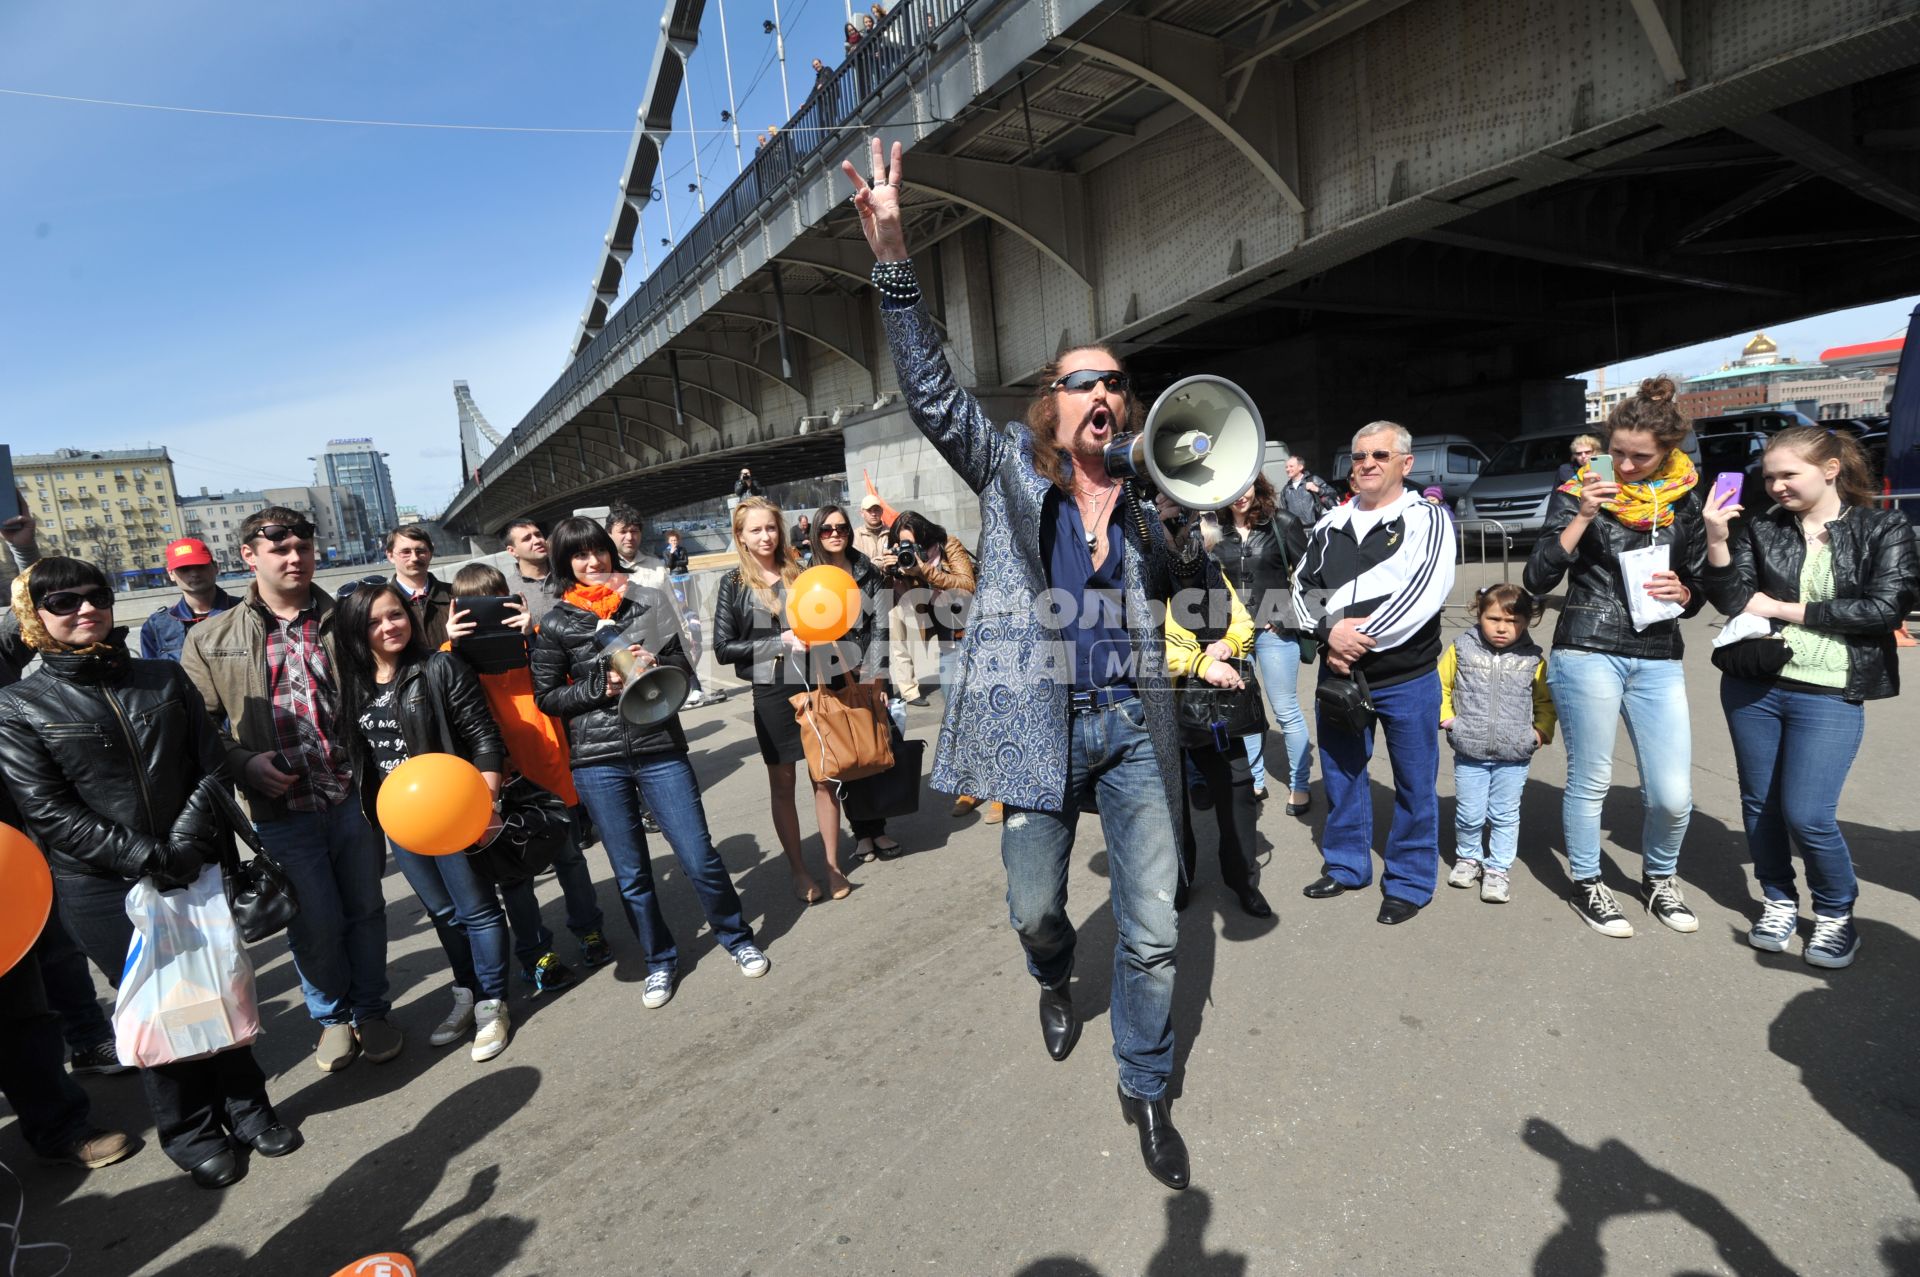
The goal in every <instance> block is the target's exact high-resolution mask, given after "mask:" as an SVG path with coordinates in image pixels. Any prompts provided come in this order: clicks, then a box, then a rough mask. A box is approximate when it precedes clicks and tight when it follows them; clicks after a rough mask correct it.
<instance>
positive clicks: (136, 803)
mask: <svg viewBox="0 0 1920 1277" xmlns="http://www.w3.org/2000/svg"><path fill="white" fill-rule="evenodd" d="M13 614H14V618H15V620H16V621H17V622H18V624H19V628H20V636H21V638H22V639H23V640H24V641H25V643H26V645H27V646H28V647H29V648H31V649H32V650H33V651H35V652H37V653H39V656H40V666H39V668H38V669H36V670H35V671H34V672H33V673H32V674H30V675H28V676H27V677H26V678H25V679H23V680H21V681H20V682H18V683H16V684H14V685H13V686H11V687H9V688H6V689H5V690H4V691H0V775H4V777H5V783H6V786H7V789H8V791H9V792H10V794H11V795H12V798H13V802H14V804H15V805H16V806H17V807H18V808H19V812H20V817H21V819H22V820H23V821H24V822H25V825H26V830H27V832H28V833H29V834H31V835H32V836H33V840H34V841H35V842H37V843H39V844H40V847H41V849H42V850H44V851H45V852H46V854H47V860H48V862H49V864H50V866H51V867H52V870H53V881H54V895H55V897H56V899H57V900H58V902H59V909H60V919H61V921H62V922H64V923H65V924H66V927H67V930H68V932H69V933H71V934H72V936H73V938H74V941H75V942H76V943H77V944H78V945H79V946H80V948H81V949H82V950H83V951H84V952H85V953H86V955H87V957H88V958H90V959H91V960H92V961H93V964H94V965H95V966H97V967H99V968H100V972H101V974H102V975H104V976H106V978H107V983H108V984H110V985H112V986H113V987H115V988H116V989H117V988H119V987H120V977H121V974H122V972H123V970H124V968H125V965H126V958H127V950H128V948H129V947H130V946H131V945H132V943H133V937H134V931H133V922H132V920H131V919H130V918H129V917H128V916H127V909H126V900H127V890H128V888H129V887H131V886H132V885H133V883H134V882H135V881H137V880H139V879H141V878H146V879H150V880H151V881H152V882H153V883H154V884H155V885H156V886H158V887H160V888H161V889H162V890H165V889H167V888H169V887H176V886H185V885H187V884H190V883H192V882H193V881H194V880H195V879H197V878H198V877H199V876H200V873H201V871H202V870H203V869H204V868H205V867H206V866H208V865H213V864H218V863H219V862H220V859H221V855H222V852H223V850H224V849H225V848H226V847H229V846H231V845H232V838H233V835H232V833H231V831H230V830H229V828H228V826H227V824H226V821H225V819H224V817H223V816H222V815H221V812H220V807H219V806H218V805H217V804H216V801H215V794H214V792H213V787H214V786H224V785H227V784H229V779H228V774H227V764H226V757H225V755H224V753H223V752H222V750H221V749H220V745H219V741H218V739H217V737H216V736H215V734H214V729H213V720H212V719H211V718H209V717H208V715H207V708H206V704H205V702H203V701H202V700H201V699H200V693H199V692H197V691H196V690H194V686H193V684H192V683H190V682H189V681H188V680H187V676H186V674H185V673H183V672H182V671H181V668H180V666H178V665H177V664H175V663H173V662H172V661H141V660H134V659H132V658H131V657H130V656H129V654H128V652H127V632H126V630H124V629H121V628H117V627H115V625H114V623H113V589H112V586H111V585H110V583H109V582H108V580H107V576H106V573H104V572H102V571H101V570H100V569H99V568H97V567H95V566H94V565H93V564H91V563H85V562H82V561H81V560H79V559H69V558H61V557H54V558H47V559H42V560H41V561H40V562H39V563H37V564H35V565H33V566H32V567H30V568H28V569H27V570H26V571H24V572H22V573H21V574H20V576H19V577H17V578H16V579H15V581H14V584H13ZM140 1079H141V1082H142V1083H143V1084H144V1086H145V1088H146V1092H147V1104H148V1106H149V1107H150V1108H151V1109H152V1110H153V1122H154V1129H155V1131H156V1132H157V1133H158V1135H159V1137H160V1144H161V1147H162V1148H164V1149H165V1150H166V1153H167V1156H168V1157H170V1158H172V1159H173V1161H174V1162H175V1163H176V1164H177V1165H178V1166H180V1168H181V1169H183V1170H185V1171H188V1172H190V1173H191V1174H192V1176H193V1182H194V1183H196V1184H198V1185H200V1186H201V1187H202V1188H223V1187H225V1186H226V1185H228V1184H231V1183H233V1182H234V1181H235V1180H237V1179H239V1178H240V1177H241V1175H243V1174H244V1173H245V1169H246V1168H245V1164H244V1163H243V1162H241V1161H240V1160H239V1158H238V1157H237V1156H236V1155H235V1149H234V1144H235V1143H238V1144H241V1145H245V1146H248V1147H250V1148H252V1149H253V1150H254V1151H255V1152H257V1153H259V1154H260V1155H261V1156H263V1157H279V1156H281V1155H283V1154H286V1153H291V1152H292V1151H293V1150H294V1149H296V1148H298V1147H299V1146H300V1136H299V1135H298V1134H297V1133H296V1132H294V1131H293V1130H291V1129H289V1128H288V1127H286V1126H284V1125H282V1124H281V1122H280V1119H279V1118H278V1117H277V1116H276V1115H275V1114H274V1111H273V1106H272V1105H271V1104H270V1103H269V1102H268V1100H267V1080H266V1076H265V1075H264V1074H263V1073H261V1071H260V1066H259V1064H258V1063H257V1062H255V1060H254V1058H253V1049H252V1048H251V1047H249V1046H236V1047H232V1048H229V1049H228V1050H225V1051H221V1052H219V1053H218V1054H215V1055H211V1056H207V1057H204V1058H202V1059H197V1060H183V1061H180V1062H179V1063H175V1064H160V1065H155V1066H153V1067H152V1068H146V1069H142V1070H141V1071H140Z"/></svg>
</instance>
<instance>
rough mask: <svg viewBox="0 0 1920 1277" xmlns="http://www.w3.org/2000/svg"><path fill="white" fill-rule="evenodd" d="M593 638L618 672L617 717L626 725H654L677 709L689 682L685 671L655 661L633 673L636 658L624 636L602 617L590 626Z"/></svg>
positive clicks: (678, 710)
mask: <svg viewBox="0 0 1920 1277" xmlns="http://www.w3.org/2000/svg"><path fill="white" fill-rule="evenodd" d="M593 640H594V642H596V643H598V644H599V645H600V647H601V648H602V649H604V650H605V652H606V654H607V664H609V665H611V666H612V667H613V668H614V669H615V670H617V671H618V672H619V674H620V678H621V680H622V681H623V682H624V683H625V686H624V687H622V688H621V689H620V700H619V704H618V708H619V713H620V718H621V720H622V721H623V722H625V723H626V724H627V726H629V727H639V728H648V727H658V726H659V725H660V724H662V723H664V722H666V721H667V720H668V719H669V718H672V717H673V716H674V715H675V714H677V713H679V712H680V707H681V706H682V705H684V704H686V701H687V694H688V693H689V692H690V691H691V690H692V688H693V685H692V683H691V682H690V681H689V680H688V679H687V676H686V675H685V674H682V673H681V672H680V671H679V670H677V669H675V668H674V667H673V666H671V665H655V666H654V667H653V668H651V669H649V670H647V671H646V672H645V673H642V674H638V675H636V674H635V673H634V667H635V666H636V665H637V664H639V659H638V658H637V657H635V656H634V654H633V653H632V652H631V651H629V650H628V648H627V642H626V636H625V635H624V634H623V633H622V632H621V629H620V627H619V626H618V625H616V624H615V623H614V622H612V621H602V622H600V624H599V626H598V627H597V628H596V629H595V630H594V634H593Z"/></svg>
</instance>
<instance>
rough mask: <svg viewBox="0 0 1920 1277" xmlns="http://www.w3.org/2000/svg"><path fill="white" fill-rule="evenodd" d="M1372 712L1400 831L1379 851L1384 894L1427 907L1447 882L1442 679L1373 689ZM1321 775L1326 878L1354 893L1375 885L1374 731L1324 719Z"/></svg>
mask: <svg viewBox="0 0 1920 1277" xmlns="http://www.w3.org/2000/svg"><path fill="white" fill-rule="evenodd" d="M1373 707H1374V709H1375V710H1376V711H1378V713H1379V715H1380V727H1381V729H1382V730H1383V731H1385V733H1386V736H1387V761H1388V762H1389V763H1391V764H1392V766H1393V826H1392V828H1390V829H1389V830H1388V831H1387V845H1386V846H1385V847H1384V848H1383V849H1382V850H1381V852H1380V859H1381V862H1382V864H1383V866H1384V868H1383V869H1382V872H1381V875H1380V891H1381V894H1383V895H1388V896H1393V897H1395V898H1397V899H1400V900H1405V901H1407V902H1408V903H1410V904H1416V905H1424V904H1426V903H1427V902H1428V901H1429V900H1432V899H1433V889H1434V886H1435V885H1436V884H1437V883H1438V882H1439V880H1440V798H1439V795H1438V794H1437V793H1436V791H1435V785H1436V783H1437V782H1438V781H1439V779H1440V675H1439V674H1438V673H1436V672H1434V671H1432V670H1429V671H1428V672H1427V673H1425V674H1422V675H1421V676H1420V677H1419V678H1416V679H1410V680H1409V681H1407V682H1405V683H1395V684H1393V685H1392V686H1391V687H1376V688H1374V689H1373ZM1318 726H1319V729H1320V777H1321V781H1322V783H1324V784H1325V785H1326V789H1327V825H1326V829H1325V830H1324V831H1322V833H1321V835H1320V853H1321V856H1322V858H1323V859H1325V861H1326V862H1327V874H1328V876H1329V877H1331V878H1332V879H1333V880H1334V881H1335V882H1338V883H1342V884H1344V885H1346V886H1348V887H1364V886H1366V885H1367V884H1368V883H1370V882H1372V881H1373V791H1372V788H1371V787H1370V786H1369V785H1368V783H1367V763H1368V762H1369V761H1370V760H1371V759H1372V758H1373V738H1374V733H1373V732H1368V733H1367V734H1366V735H1365V736H1358V735H1355V734H1354V733H1352V732H1349V731H1345V730H1343V729H1341V728H1339V727H1329V726H1328V725H1327V723H1326V721H1325V719H1324V718H1323V719H1321V720H1320V722H1319V724H1318Z"/></svg>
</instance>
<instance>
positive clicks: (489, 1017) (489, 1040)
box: [473, 998, 512, 1064]
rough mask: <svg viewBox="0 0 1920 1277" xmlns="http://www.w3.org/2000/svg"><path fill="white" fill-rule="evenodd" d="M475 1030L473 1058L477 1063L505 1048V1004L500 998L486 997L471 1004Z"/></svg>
mask: <svg viewBox="0 0 1920 1277" xmlns="http://www.w3.org/2000/svg"><path fill="white" fill-rule="evenodd" d="M473 1020H474V1024H475V1025H476V1026H477V1031H476V1032H475V1033H474V1035H473V1059H474V1063H476V1064H479V1063H483V1062H484V1061H487V1060H491V1059H492V1058H493V1057H494V1056H496V1055H498V1054H500V1053H501V1052H502V1051H504V1050H506V1049H507V1036H508V1030H509V1029H510V1028H511V1027H512V1026H511V1025H509V1024H508V1022H507V1004H506V1002H505V1000H504V999H501V998H487V999H485V1000H484V1001H481V1002H476V1003H474V1005H473Z"/></svg>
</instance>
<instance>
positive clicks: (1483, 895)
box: [1480, 869, 1512, 905]
mask: <svg viewBox="0 0 1920 1277" xmlns="http://www.w3.org/2000/svg"><path fill="white" fill-rule="evenodd" d="M1511 898H1512V891H1511V889H1510V888H1509V887H1508V885H1507V875H1506V872H1505V871H1504V870H1500V869H1489V870H1487V874H1486V877H1484V878H1482V879H1481V880H1480V899H1481V900H1482V901H1484V902H1485V903H1487V904H1490V905H1503V904H1505V903H1507V901H1508V900H1510V899H1511Z"/></svg>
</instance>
